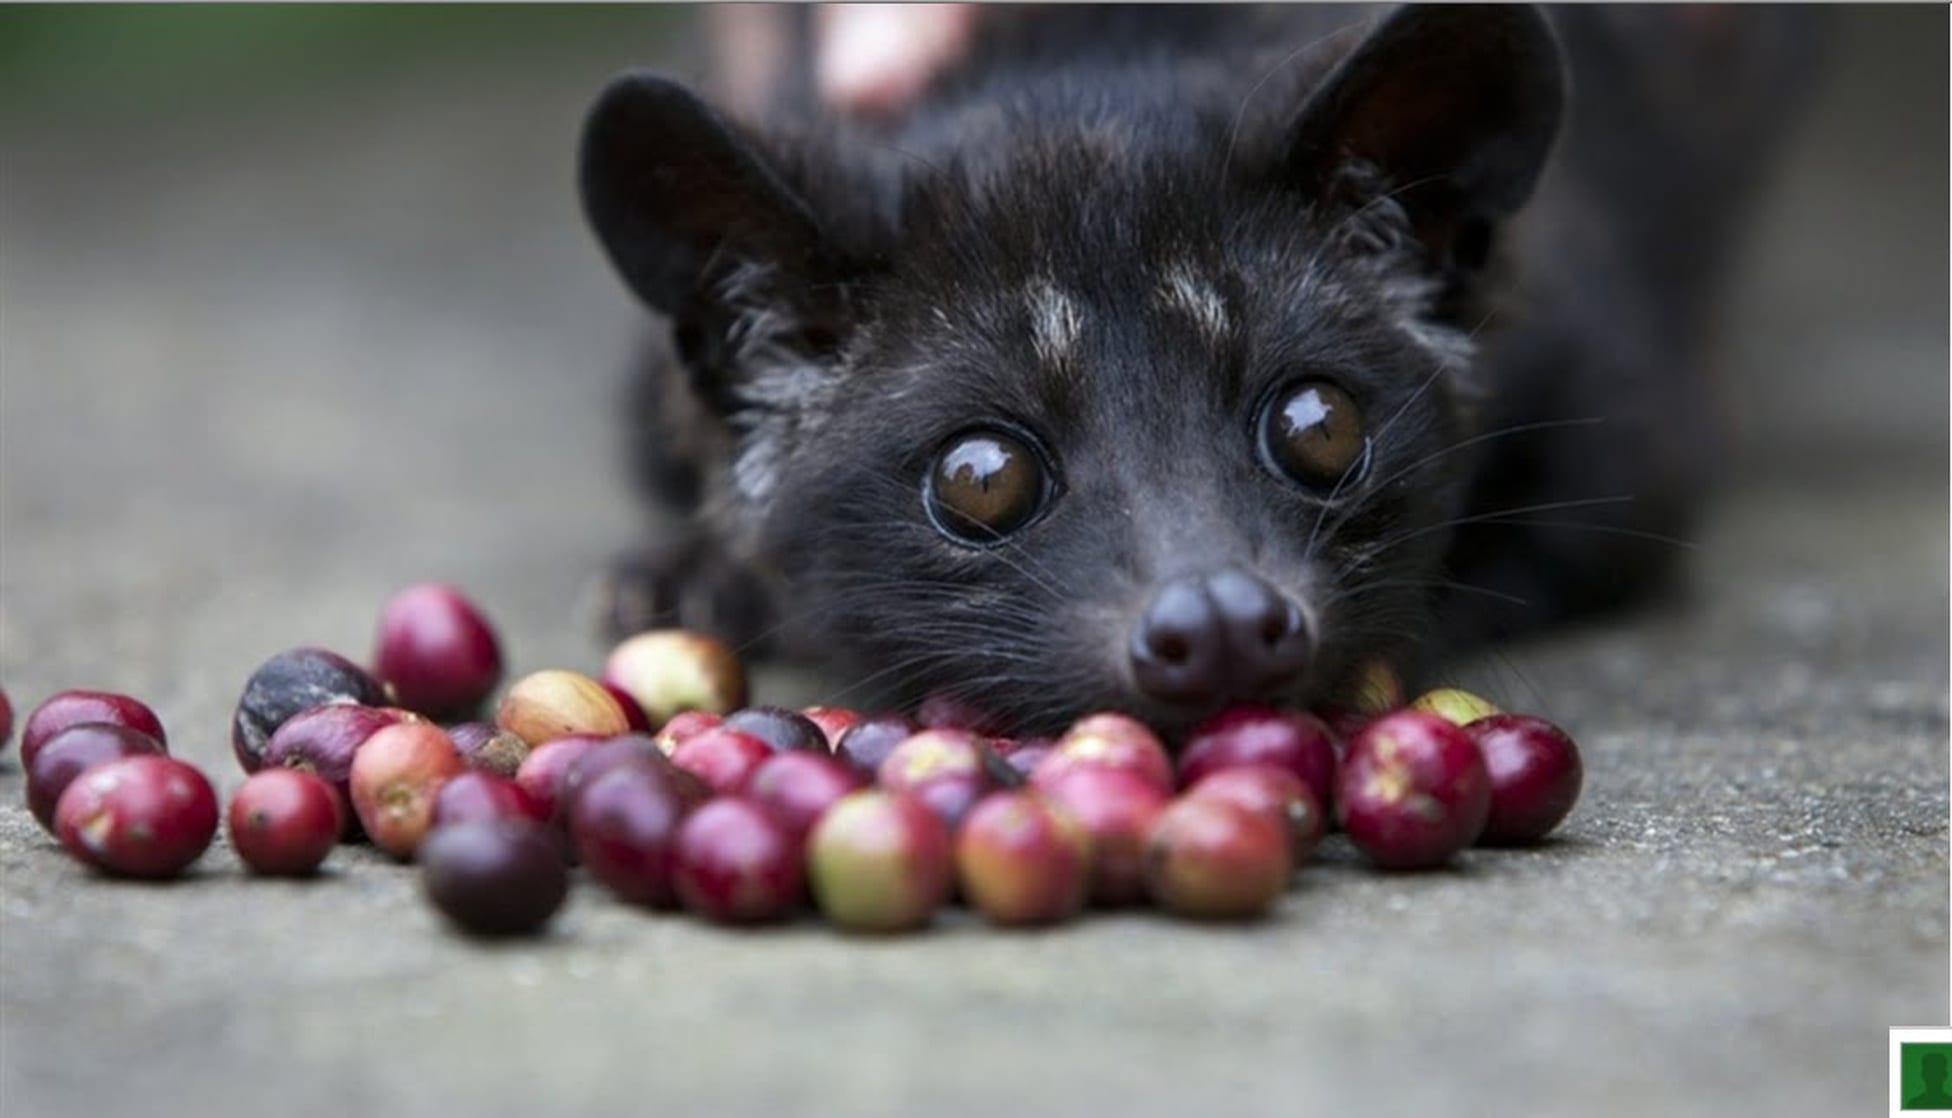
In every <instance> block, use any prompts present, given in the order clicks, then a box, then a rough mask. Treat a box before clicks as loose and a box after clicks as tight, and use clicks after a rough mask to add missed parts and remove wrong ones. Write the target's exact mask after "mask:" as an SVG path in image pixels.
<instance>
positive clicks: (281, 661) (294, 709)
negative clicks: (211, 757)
mask: <svg viewBox="0 0 1952 1118" xmlns="http://www.w3.org/2000/svg"><path fill="white" fill-rule="evenodd" d="M332 703H353V704H356V705H358V706H368V707H383V706H387V705H389V704H388V702H387V697H386V688H385V687H383V686H381V684H380V681H379V680H377V679H374V678H373V677H372V676H371V675H369V674H367V672H366V670H365V669H364V668H362V667H360V666H359V665H358V664H355V663H353V662H352V661H351V660H348V659H346V658H345V657H344V656H341V655H339V654H338V653H336V652H327V651H326V650H325V649H323V648H289V649H286V650H285V651H283V652H280V653H278V654H277V655H276V656H273V657H272V658H271V659H269V660H266V661H265V662H264V663H262V664H260V665H258V669H257V670H256V671H254V672H252V673H251V678H250V679H249V680H247V681H246V682H245V684H244V693H243V694H242V695H241V696H239V697H238V700H237V710H236V712H235V713H234V714H233V715H232V716H231V723H230V747H231V751H232V752H233V753H235V754H236V755H237V763H238V764H239V765H241V766H243V768H244V771H245V772H247V773H254V772H256V771H258V769H259V768H260V767H261V766H262V765H263V764H264V750H265V747H266V746H267V745H269V744H270V743H271V735H273V734H275V733H277V732H278V727H280V726H283V725H284V724H285V722H286V721H288V720H289V719H291V718H293V717H295V716H296V715H299V714H302V713H304V712H305V711H308V710H311V709H312V708H313V707H322V706H326V705H328V704H332Z"/></svg>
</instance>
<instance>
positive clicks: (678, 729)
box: [652, 710, 725, 757]
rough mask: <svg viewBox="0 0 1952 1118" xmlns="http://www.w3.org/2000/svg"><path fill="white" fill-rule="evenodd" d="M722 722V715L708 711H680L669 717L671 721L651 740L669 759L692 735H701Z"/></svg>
mask: <svg viewBox="0 0 1952 1118" xmlns="http://www.w3.org/2000/svg"><path fill="white" fill-rule="evenodd" d="M724 722H725V716H724V715H720V714H713V713H712V712H711V711H709V710H681V711H679V712H678V713H676V714H674V715H672V716H671V721H669V722H666V723H665V724H664V728H663V729H661V730H659V731H658V732H657V734H656V736H655V737H654V738H653V739H652V740H654V741H656V742H657V747H658V748H659V749H662V750H663V751H664V755H665V756H667V757H669V756H670V755H671V752H672V751H673V750H675V749H677V748H678V746H679V744H681V743H682V742H683V741H684V740H685V739H686V738H689V737H691V736H692V735H694V734H702V733H704V732H705V731H706V730H709V729H711V728H712V727H714V726H718V725H722V724H723V723H724Z"/></svg>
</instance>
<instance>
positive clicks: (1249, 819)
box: [1146, 796, 1294, 920]
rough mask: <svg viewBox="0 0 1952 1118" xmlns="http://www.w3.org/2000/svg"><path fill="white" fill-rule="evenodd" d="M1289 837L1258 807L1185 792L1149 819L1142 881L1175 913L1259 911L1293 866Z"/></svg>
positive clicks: (1208, 915)
mask: <svg viewBox="0 0 1952 1118" xmlns="http://www.w3.org/2000/svg"><path fill="white" fill-rule="evenodd" d="M1291 849H1292V840H1291V839H1290V838H1289V836H1288V833H1287V831H1286V830H1285V829H1284V828H1283V827H1282V826H1281V825H1280V824H1278V823H1276V822H1275V821H1274V820H1272V819H1270V818H1268V816H1267V815H1266V814H1265V813H1262V812H1258V811H1253V810H1250V809H1248V808H1245V807H1242V806H1240V805H1239V804H1237V803H1233V802H1231V801H1228V800H1223V799H1219V798H1215V797H1199V796H1189V797H1186V798H1184V799H1181V800H1178V801H1176V802H1175V803H1174V804H1173V805H1172V806H1171V807H1169V808H1167V809H1166V810H1165V811H1164V812H1162V813H1161V814H1160V816H1159V819H1158V821H1157V822H1156V823H1154V824H1153V827H1152V834H1151V836H1150V837H1149V839H1148V842H1147V847H1146V889H1147V891H1148V892H1150V893H1151V894H1152V899H1153V900H1155V901H1157V902H1158V903H1159V904H1160V905H1162V906H1164V907H1165V908H1166V909H1167V910H1169V911H1171V912H1173V913H1176V914H1178V915H1180V916H1190V917H1194V918H1196V919H1201V920H1242V919H1247V918H1249V917H1254V916H1259V915H1260V914H1262V913H1263V912H1266V911H1267V910H1268V908H1269V907H1271V906H1272V905H1273V904H1274V902H1275V901H1277V900H1279V899H1280V897H1281V894H1282V893H1284V892H1286V891H1287V888H1288V878H1289V877H1291V876H1292V875H1293V873H1294V862H1293V858H1292V854H1291V853H1290V851H1291Z"/></svg>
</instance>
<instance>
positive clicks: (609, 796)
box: [569, 759, 686, 908]
mask: <svg viewBox="0 0 1952 1118" xmlns="http://www.w3.org/2000/svg"><path fill="white" fill-rule="evenodd" d="M675 774H676V770H675V769H673V768H672V767H671V766H670V765H669V764H668V763H665V764H657V763H653V762H650V761H647V760H641V759H640V760H636V761H630V762H626V763H624V764H620V765H617V766H616V767H614V768H612V769H610V770H609V771H607V772H605V773H603V774H602V775H601V776H598V777H597V778H596V779H594V780H592V781H590V782H589V784H587V785H585V786H583V788H582V789H581V790H580V791H578V792H577V794H576V796H575V797H574V798H573V799H572V800H571V801H570V803H569V836H570V841H571V842H572V843H573V844H574V846H575V848H576V853H577V856H578V857H579V858H581V859H582V861H583V864H584V865H585V866H587V867H589V870H590V873H591V874H592V875H593V876H595V878H596V879H597V880H598V881H601V882H602V883H603V884H604V885H606V886H608V887H609V888H610V891H611V892H613V893H615V894H616V895H617V898H618V899H619V900H622V901H623V902H625V903H626V904H633V905H641V906H644V907H650V908H670V907H671V906H672V905H673V904H674V903H675V901H676V899H677V898H676V894H675V893H674V891H673V886H672V881H671V875H672V871H673V869H674V868H675V866H676V863H677V836H678V827H679V825H680V824H681V823H682V822H683V821H684V817H685V813H686V804H685V800H684V797H683V796H682V795H681V794H680V793H679V791H678V788H677V784H676V781H675V779H674V777H675Z"/></svg>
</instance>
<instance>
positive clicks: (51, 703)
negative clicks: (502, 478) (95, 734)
mask: <svg viewBox="0 0 1952 1118" xmlns="http://www.w3.org/2000/svg"><path fill="white" fill-rule="evenodd" d="M9 721H11V717H10V718H9ZM85 722H100V723H106V724H108V725H110V726H127V727H128V728H129V729H131V730H137V731H140V732H141V733H144V734H147V735H148V736H150V737H151V738H154V739H155V741H156V744H157V745H158V746H161V747H162V749H163V751H164V752H168V751H169V738H168V737H167V736H166V735H165V734H164V733H163V723H162V720H161V719H159V718H157V717H156V712H155V711H153V710H150V709H149V708H148V707H147V706H144V705H143V704H142V703H140V702H137V701H136V700H135V699H131V698H130V697H129V696H127V695H117V694H115V693H114V692H112V691H57V692H55V693H54V694H52V695H49V696H48V697H47V698H46V699H45V700H43V701H42V702H41V705H40V706H37V707H35V708H34V709H33V710H31V711H29V712H28V714H27V721H26V722H25V723H24V724H22V726H21V728H20V763H21V765H22V766H23V767H29V768H31V767H32V766H33V764H34V755H35V754H36V753H39V752H40V751H41V746H43V745H45V744H47V741H48V739H49V738H52V737H53V736H54V735H56V734H58V733H60V732H61V731H63V730H65V729H67V728H68V727H70V726H79V725H82V724H83V723H85ZM5 740H6V735H5V734H0V742H4V741H5Z"/></svg>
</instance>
